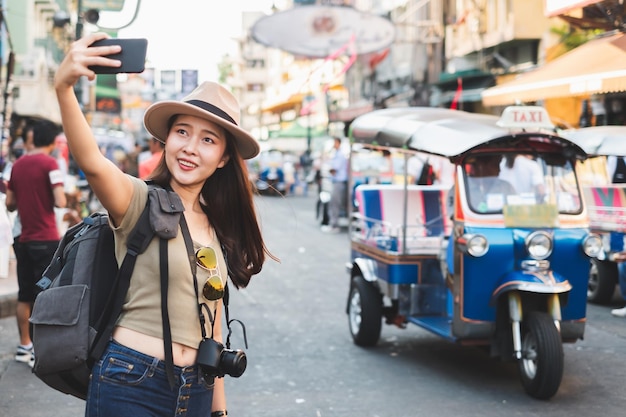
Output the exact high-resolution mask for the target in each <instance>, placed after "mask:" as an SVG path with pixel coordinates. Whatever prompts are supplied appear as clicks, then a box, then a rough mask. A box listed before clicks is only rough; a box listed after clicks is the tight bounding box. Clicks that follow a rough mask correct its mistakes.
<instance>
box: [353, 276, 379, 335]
mask: <svg viewBox="0 0 626 417" xmlns="http://www.w3.org/2000/svg"><path fill="white" fill-rule="evenodd" d="M348 321H349V325H350V333H351V334H352V339H353V341H354V343H355V344H356V345H359V346H364V347H367V346H374V345H375V344H376V343H378V339H379V338H380V332H381V328H382V321H383V300H382V295H381V294H380V292H379V291H378V289H377V288H376V287H375V286H374V285H372V284H370V283H369V282H367V281H366V280H365V279H364V278H363V277H362V276H360V275H357V276H355V277H354V278H353V279H352V284H351V285H350V295H349V298H348Z"/></svg>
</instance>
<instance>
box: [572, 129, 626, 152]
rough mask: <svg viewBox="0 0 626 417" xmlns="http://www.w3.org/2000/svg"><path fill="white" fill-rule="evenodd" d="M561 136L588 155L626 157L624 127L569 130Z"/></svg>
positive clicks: (625, 130)
mask: <svg viewBox="0 0 626 417" xmlns="http://www.w3.org/2000/svg"><path fill="white" fill-rule="evenodd" d="M561 136H563V137H565V138H567V139H569V140H571V141H572V142H574V143H576V144H577V145H578V146H580V147H581V148H583V149H584V150H585V152H587V153H588V154H589V155H595V156H626V126H592V127H583V128H579V129H569V130H564V131H563V132H561Z"/></svg>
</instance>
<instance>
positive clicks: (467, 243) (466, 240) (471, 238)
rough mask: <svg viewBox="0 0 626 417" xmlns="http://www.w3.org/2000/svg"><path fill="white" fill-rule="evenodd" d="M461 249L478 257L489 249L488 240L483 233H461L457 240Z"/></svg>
mask: <svg viewBox="0 0 626 417" xmlns="http://www.w3.org/2000/svg"><path fill="white" fill-rule="evenodd" d="M457 244H458V247H459V249H460V250H461V251H463V252H465V253H467V254H469V255H471V256H473V257H475V258H479V257H481V256H483V255H484V254H486V253H487V251H488V250H489V242H488V241H487V238H486V237H485V236H483V235H463V236H461V237H460V238H459V239H458V240H457Z"/></svg>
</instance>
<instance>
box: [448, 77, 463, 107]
mask: <svg viewBox="0 0 626 417" xmlns="http://www.w3.org/2000/svg"><path fill="white" fill-rule="evenodd" d="M462 93H463V79H462V78H461V77H459V78H457V79H456V93H454V98H453V99H452V103H451V104H450V108H451V109H452V110H456V109H457V108H458V106H459V102H460V101H461V94H462Z"/></svg>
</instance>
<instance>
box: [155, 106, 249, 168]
mask: <svg viewBox="0 0 626 417" xmlns="http://www.w3.org/2000/svg"><path fill="white" fill-rule="evenodd" d="M176 114H185V115H188V116H195V117H200V118H202V119H206V120H208V121H210V122H213V123H215V124H217V125H219V126H221V127H223V128H224V129H225V130H226V131H228V132H229V133H230V134H231V135H232V137H233V138H234V139H235V146H237V150H238V151H239V154H240V155H241V157H242V158H243V159H250V158H254V157H255V156H257V155H258V154H259V152H260V150H261V148H260V146H259V143H258V142H257V141H256V139H254V137H252V135H250V134H249V133H248V132H246V131H245V130H243V129H242V128H240V127H239V126H237V125H236V124H234V123H231V122H229V121H228V120H226V119H223V118H221V117H219V116H217V115H215V114H213V113H211V112H209V111H207V110H204V109H202V108H200V107H197V106H194V105H193V104H189V103H185V102H180V101H160V102H158V103H154V104H153V105H151V106H150V107H148V109H147V110H146V113H145V115H144V118H143V124H144V126H145V127H146V130H147V131H148V132H149V133H150V134H151V135H152V136H154V137H155V138H156V139H158V140H160V141H161V142H163V143H165V141H166V139H167V135H168V133H169V132H168V126H167V123H168V122H169V120H170V118H171V117H172V116H174V115H176Z"/></svg>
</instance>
